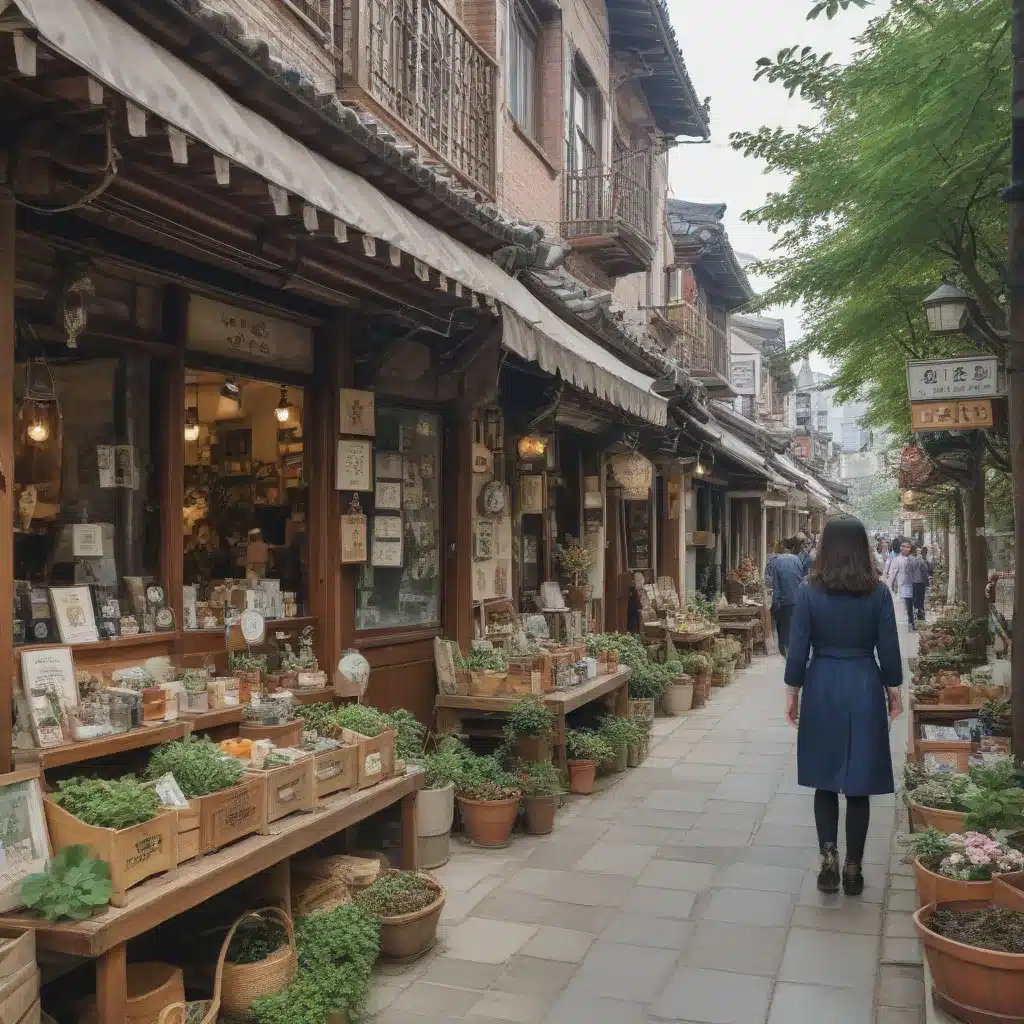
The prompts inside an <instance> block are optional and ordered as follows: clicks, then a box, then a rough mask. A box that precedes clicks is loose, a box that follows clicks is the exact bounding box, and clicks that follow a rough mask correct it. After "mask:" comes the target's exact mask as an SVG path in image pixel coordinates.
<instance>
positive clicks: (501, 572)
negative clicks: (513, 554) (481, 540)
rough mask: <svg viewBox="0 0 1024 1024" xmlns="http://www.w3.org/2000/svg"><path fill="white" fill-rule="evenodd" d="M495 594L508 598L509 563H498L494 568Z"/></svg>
mask: <svg viewBox="0 0 1024 1024" xmlns="http://www.w3.org/2000/svg"><path fill="white" fill-rule="evenodd" d="M494 593H495V595H496V596H497V597H507V596H508V562H498V564H497V565H496V566H495V567H494Z"/></svg>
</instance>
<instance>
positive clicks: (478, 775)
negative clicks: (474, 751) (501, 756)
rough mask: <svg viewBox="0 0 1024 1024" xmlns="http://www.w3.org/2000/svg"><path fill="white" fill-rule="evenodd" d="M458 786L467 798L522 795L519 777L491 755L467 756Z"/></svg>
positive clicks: (481, 798)
mask: <svg viewBox="0 0 1024 1024" xmlns="http://www.w3.org/2000/svg"><path fill="white" fill-rule="evenodd" d="M456 788H457V792H458V794H459V796H463V797H465V798H466V799H467V800H510V799H511V798H512V797H518V796H521V795H522V785H521V783H520V780H519V778H518V777H517V776H516V775H514V774H513V773H512V772H510V771H508V770H507V769H506V768H505V767H504V766H503V765H502V764H501V762H500V761H499V760H498V759H497V758H496V757H492V756H490V755H488V756H486V757H469V758H467V759H466V761H465V764H464V767H463V771H462V777H461V778H460V779H459V781H458V783H457V784H456Z"/></svg>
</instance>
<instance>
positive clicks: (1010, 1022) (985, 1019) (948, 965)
mask: <svg viewBox="0 0 1024 1024" xmlns="http://www.w3.org/2000/svg"><path fill="white" fill-rule="evenodd" d="M998 901H999V900H998V897H997V902H998ZM990 905H991V904H990V902H989V901H988V900H958V901H954V902H950V903H939V904H938V905H936V904H934V903H929V904H928V906H926V907H922V908H921V909H920V910H918V911H917V913H915V914H914V927H915V928H916V929H917V937H918V939H919V940H920V942H921V945H922V946H923V947H924V951H925V955H926V956H927V957H928V966H929V967H930V968H931V973H932V981H933V984H934V986H935V988H934V992H935V1003H936V1005H937V1006H939V1007H941V1008H942V1009H943V1010H945V1011H946V1012H948V1013H951V1014H952V1015H953V1016H955V1017H958V1018H959V1019H960V1020H963V1021H967V1022H968V1024H1024V954H1022V953H1000V952H997V951H996V950H994V949H980V948H979V947H977V946H966V945H964V944H963V943H962V942H954V941H953V940H952V939H947V938H946V937H945V936H943V935H938V934H937V933H935V932H933V931H932V930H931V928H930V927H929V922H930V921H931V917H932V914H934V913H935V910H936V906H938V907H942V908H944V909H947V910H961V911H964V910H983V909H984V908H985V907H987V906H990Z"/></svg>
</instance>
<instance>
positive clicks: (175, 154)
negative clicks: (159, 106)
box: [167, 124, 188, 166]
mask: <svg viewBox="0 0 1024 1024" xmlns="http://www.w3.org/2000/svg"><path fill="white" fill-rule="evenodd" d="M167 139H168V141H169V142H170V144H171V159H172V160H173V161H174V162H175V163H176V164H178V165H180V166H184V165H185V164H187V163H188V136H187V135H186V134H185V133H184V132H183V131H182V130H181V129H180V128H175V127H174V125H170V124H169V125H168V126H167Z"/></svg>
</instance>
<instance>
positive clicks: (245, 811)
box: [177, 775, 267, 864]
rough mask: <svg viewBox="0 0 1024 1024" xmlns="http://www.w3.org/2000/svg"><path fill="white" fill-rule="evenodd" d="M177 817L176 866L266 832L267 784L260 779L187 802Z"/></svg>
mask: <svg viewBox="0 0 1024 1024" xmlns="http://www.w3.org/2000/svg"><path fill="white" fill-rule="evenodd" d="M188 803H189V806H188V810H185V809H182V810H179V811H178V812H177V814H178V863H179V864H183V863H184V862H185V861H186V860H190V859H191V858H192V857H197V856H198V855H199V854H201V853H212V852H213V851H214V850H219V849H220V848H221V847H222V846H227V845H228V844H229V843H233V842H235V841H236V840H239V839H244V838H245V837H246V836H251V835H252V834H253V833H255V832H262V831H263V829H264V828H265V822H264V815H265V813H266V807H267V797H266V781H265V779H263V778H262V777H260V776H259V775H248V776H244V777H243V778H242V781H241V782H239V783H238V785H237V786H232V787H231V789H225V790H222V791H221V792H220V793H210V794H209V795H208V796H199V797H196V798H195V799H193V800H189V802H188Z"/></svg>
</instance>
